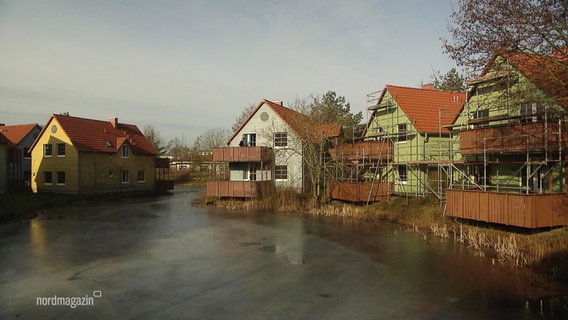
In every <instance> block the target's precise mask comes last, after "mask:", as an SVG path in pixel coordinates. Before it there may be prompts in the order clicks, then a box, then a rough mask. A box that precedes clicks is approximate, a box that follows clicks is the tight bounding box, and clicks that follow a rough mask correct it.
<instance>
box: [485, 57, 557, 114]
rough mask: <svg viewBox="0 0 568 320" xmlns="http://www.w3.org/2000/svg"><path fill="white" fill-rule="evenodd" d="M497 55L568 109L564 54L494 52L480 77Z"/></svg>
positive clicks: (486, 71)
mask: <svg viewBox="0 0 568 320" xmlns="http://www.w3.org/2000/svg"><path fill="white" fill-rule="evenodd" d="M565 50H568V49H565ZM499 56H500V57H503V58H505V59H507V60H508V61H509V63H510V64H511V65H512V66H513V67H514V68H515V69H517V70H518V71H519V72H520V73H521V74H522V75H523V76H525V77H526V78H527V79H529V80H530V81H531V82H532V83H534V84H535V85H536V86H538V87H539V88H541V89H542V90H543V91H544V93H545V94H546V95H548V96H549V97H551V98H555V99H557V100H558V102H559V103H560V104H561V105H562V106H563V107H564V108H566V109H568V67H567V65H568V61H566V55H561V54H556V55H551V56H543V55H536V54H529V53H522V52H513V53H501V52H500V53H496V54H495V55H494V56H493V57H492V58H491V60H490V61H489V63H488V64H487V66H486V67H485V69H483V71H482V72H481V74H480V77H483V76H484V75H486V74H487V73H488V72H489V71H490V70H491V68H492V67H493V64H494V63H495V60H496V58H497V57H499Z"/></svg>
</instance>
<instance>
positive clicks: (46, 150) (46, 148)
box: [43, 143, 53, 157]
mask: <svg viewBox="0 0 568 320" xmlns="http://www.w3.org/2000/svg"><path fill="white" fill-rule="evenodd" d="M52 155H53V147H52V145H51V144H49V143H46V144H44V145H43V156H44V157H51V156H52Z"/></svg>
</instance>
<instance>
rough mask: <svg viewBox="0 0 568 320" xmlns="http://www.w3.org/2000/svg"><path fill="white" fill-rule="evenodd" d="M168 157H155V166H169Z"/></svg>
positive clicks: (163, 167)
mask: <svg viewBox="0 0 568 320" xmlns="http://www.w3.org/2000/svg"><path fill="white" fill-rule="evenodd" d="M169 167H170V159H169V158H156V168H162V169H165V168H169Z"/></svg>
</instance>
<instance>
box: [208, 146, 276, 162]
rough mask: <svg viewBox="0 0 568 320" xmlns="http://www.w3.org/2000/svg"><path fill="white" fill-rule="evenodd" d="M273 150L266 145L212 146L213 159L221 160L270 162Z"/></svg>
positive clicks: (272, 157)
mask: <svg viewBox="0 0 568 320" xmlns="http://www.w3.org/2000/svg"><path fill="white" fill-rule="evenodd" d="M273 159H274V151H273V150H272V148H268V147H219V148H213V161H223V162H271V161H272V160H273Z"/></svg>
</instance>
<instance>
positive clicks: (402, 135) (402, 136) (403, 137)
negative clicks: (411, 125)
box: [397, 123, 408, 141]
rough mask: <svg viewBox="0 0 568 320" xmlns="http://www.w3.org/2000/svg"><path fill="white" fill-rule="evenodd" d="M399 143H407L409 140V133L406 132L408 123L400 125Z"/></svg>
mask: <svg viewBox="0 0 568 320" xmlns="http://www.w3.org/2000/svg"><path fill="white" fill-rule="evenodd" d="M397 128H398V141H406V139H407V136H406V135H407V133H408V131H406V123H400V124H399V125H398V126H397Z"/></svg>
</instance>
